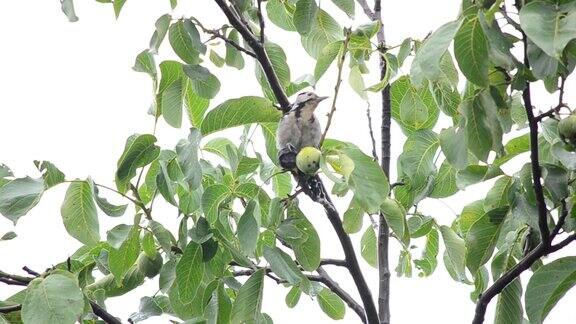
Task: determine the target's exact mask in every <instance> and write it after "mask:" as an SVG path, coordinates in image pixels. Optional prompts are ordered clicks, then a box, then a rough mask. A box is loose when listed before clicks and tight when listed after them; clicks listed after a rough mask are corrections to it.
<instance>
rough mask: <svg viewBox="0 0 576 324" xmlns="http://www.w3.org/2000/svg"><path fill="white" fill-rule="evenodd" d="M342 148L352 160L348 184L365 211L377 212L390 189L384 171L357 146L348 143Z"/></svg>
mask: <svg viewBox="0 0 576 324" xmlns="http://www.w3.org/2000/svg"><path fill="white" fill-rule="evenodd" d="M343 150H344V153H345V154H346V156H348V157H349V158H350V159H351V160H352V161H353V162H354V170H353V171H352V173H351V174H350V177H349V179H348V185H349V186H350V188H351V189H352V191H353V192H354V194H355V196H356V200H357V202H358V204H359V205H360V206H362V208H364V210H365V211H366V212H367V213H374V212H377V211H378V210H379V209H380V205H381V204H382V202H383V201H384V199H386V197H388V192H389V191H390V185H389V183H388V179H387V178H386V175H385V174H384V171H382V168H381V167H380V166H379V165H378V162H377V161H375V160H374V158H372V157H371V156H368V155H366V154H364V153H363V152H362V151H361V150H360V149H359V148H358V147H356V146H354V145H348V146H346V147H345V148H344V149H343Z"/></svg>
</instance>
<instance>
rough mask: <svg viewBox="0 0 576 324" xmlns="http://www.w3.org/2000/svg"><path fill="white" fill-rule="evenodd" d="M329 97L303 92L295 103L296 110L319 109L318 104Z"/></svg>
mask: <svg viewBox="0 0 576 324" xmlns="http://www.w3.org/2000/svg"><path fill="white" fill-rule="evenodd" d="M326 98H328V97H321V96H318V95H317V94H315V93H314V92H311V91H309V92H302V93H300V94H298V96H297V97H296V101H294V105H293V107H294V108H297V109H303V110H312V111H314V109H316V107H318V104H319V103H320V102H321V101H322V100H324V99H326Z"/></svg>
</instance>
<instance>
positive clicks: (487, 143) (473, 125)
mask: <svg viewBox="0 0 576 324" xmlns="http://www.w3.org/2000/svg"><path fill="white" fill-rule="evenodd" d="M460 109H461V110H462V114H463V115H464V119H465V121H466V124H465V126H464V130H465V134H466V143H467V145H468V149H470V151H471V152H472V153H474V155H475V156H476V157H477V158H478V159H480V160H482V161H486V160H487V159H488V154H489V153H490V150H491V149H492V144H493V140H492V132H491V129H490V125H489V123H488V121H487V114H486V111H485V110H484V107H483V106H482V103H481V101H480V100H479V98H478V97H476V98H474V99H471V100H466V101H464V102H463V103H462V105H461V106H460Z"/></svg>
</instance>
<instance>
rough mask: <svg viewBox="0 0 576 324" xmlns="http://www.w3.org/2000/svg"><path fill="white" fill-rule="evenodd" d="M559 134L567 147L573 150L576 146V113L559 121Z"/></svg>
mask: <svg viewBox="0 0 576 324" xmlns="http://www.w3.org/2000/svg"><path fill="white" fill-rule="evenodd" d="M558 134H559V135H560V138H561V139H562V141H564V143H565V144H566V149H568V150H570V151H573V150H574V147H575V146H576V114H572V115H570V116H568V117H566V118H564V119H562V120H561V121H560V122H559V123H558Z"/></svg>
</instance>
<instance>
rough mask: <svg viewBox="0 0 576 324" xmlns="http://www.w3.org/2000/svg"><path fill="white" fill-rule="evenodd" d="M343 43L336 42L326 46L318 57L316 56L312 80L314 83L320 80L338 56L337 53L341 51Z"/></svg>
mask: <svg viewBox="0 0 576 324" xmlns="http://www.w3.org/2000/svg"><path fill="white" fill-rule="evenodd" d="M343 44H344V42H342V41H337V42H334V43H330V44H328V45H326V46H325V47H324V48H323V49H322V52H321V53H320V56H318V60H317V61H316V66H315V67H314V78H315V79H316V81H318V80H320V78H321V77H322V76H323V75H324V73H326V71H327V70H328V68H329V67H330V65H332V62H334V60H335V59H336V57H337V56H338V53H340V51H341V50H342V45H343Z"/></svg>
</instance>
